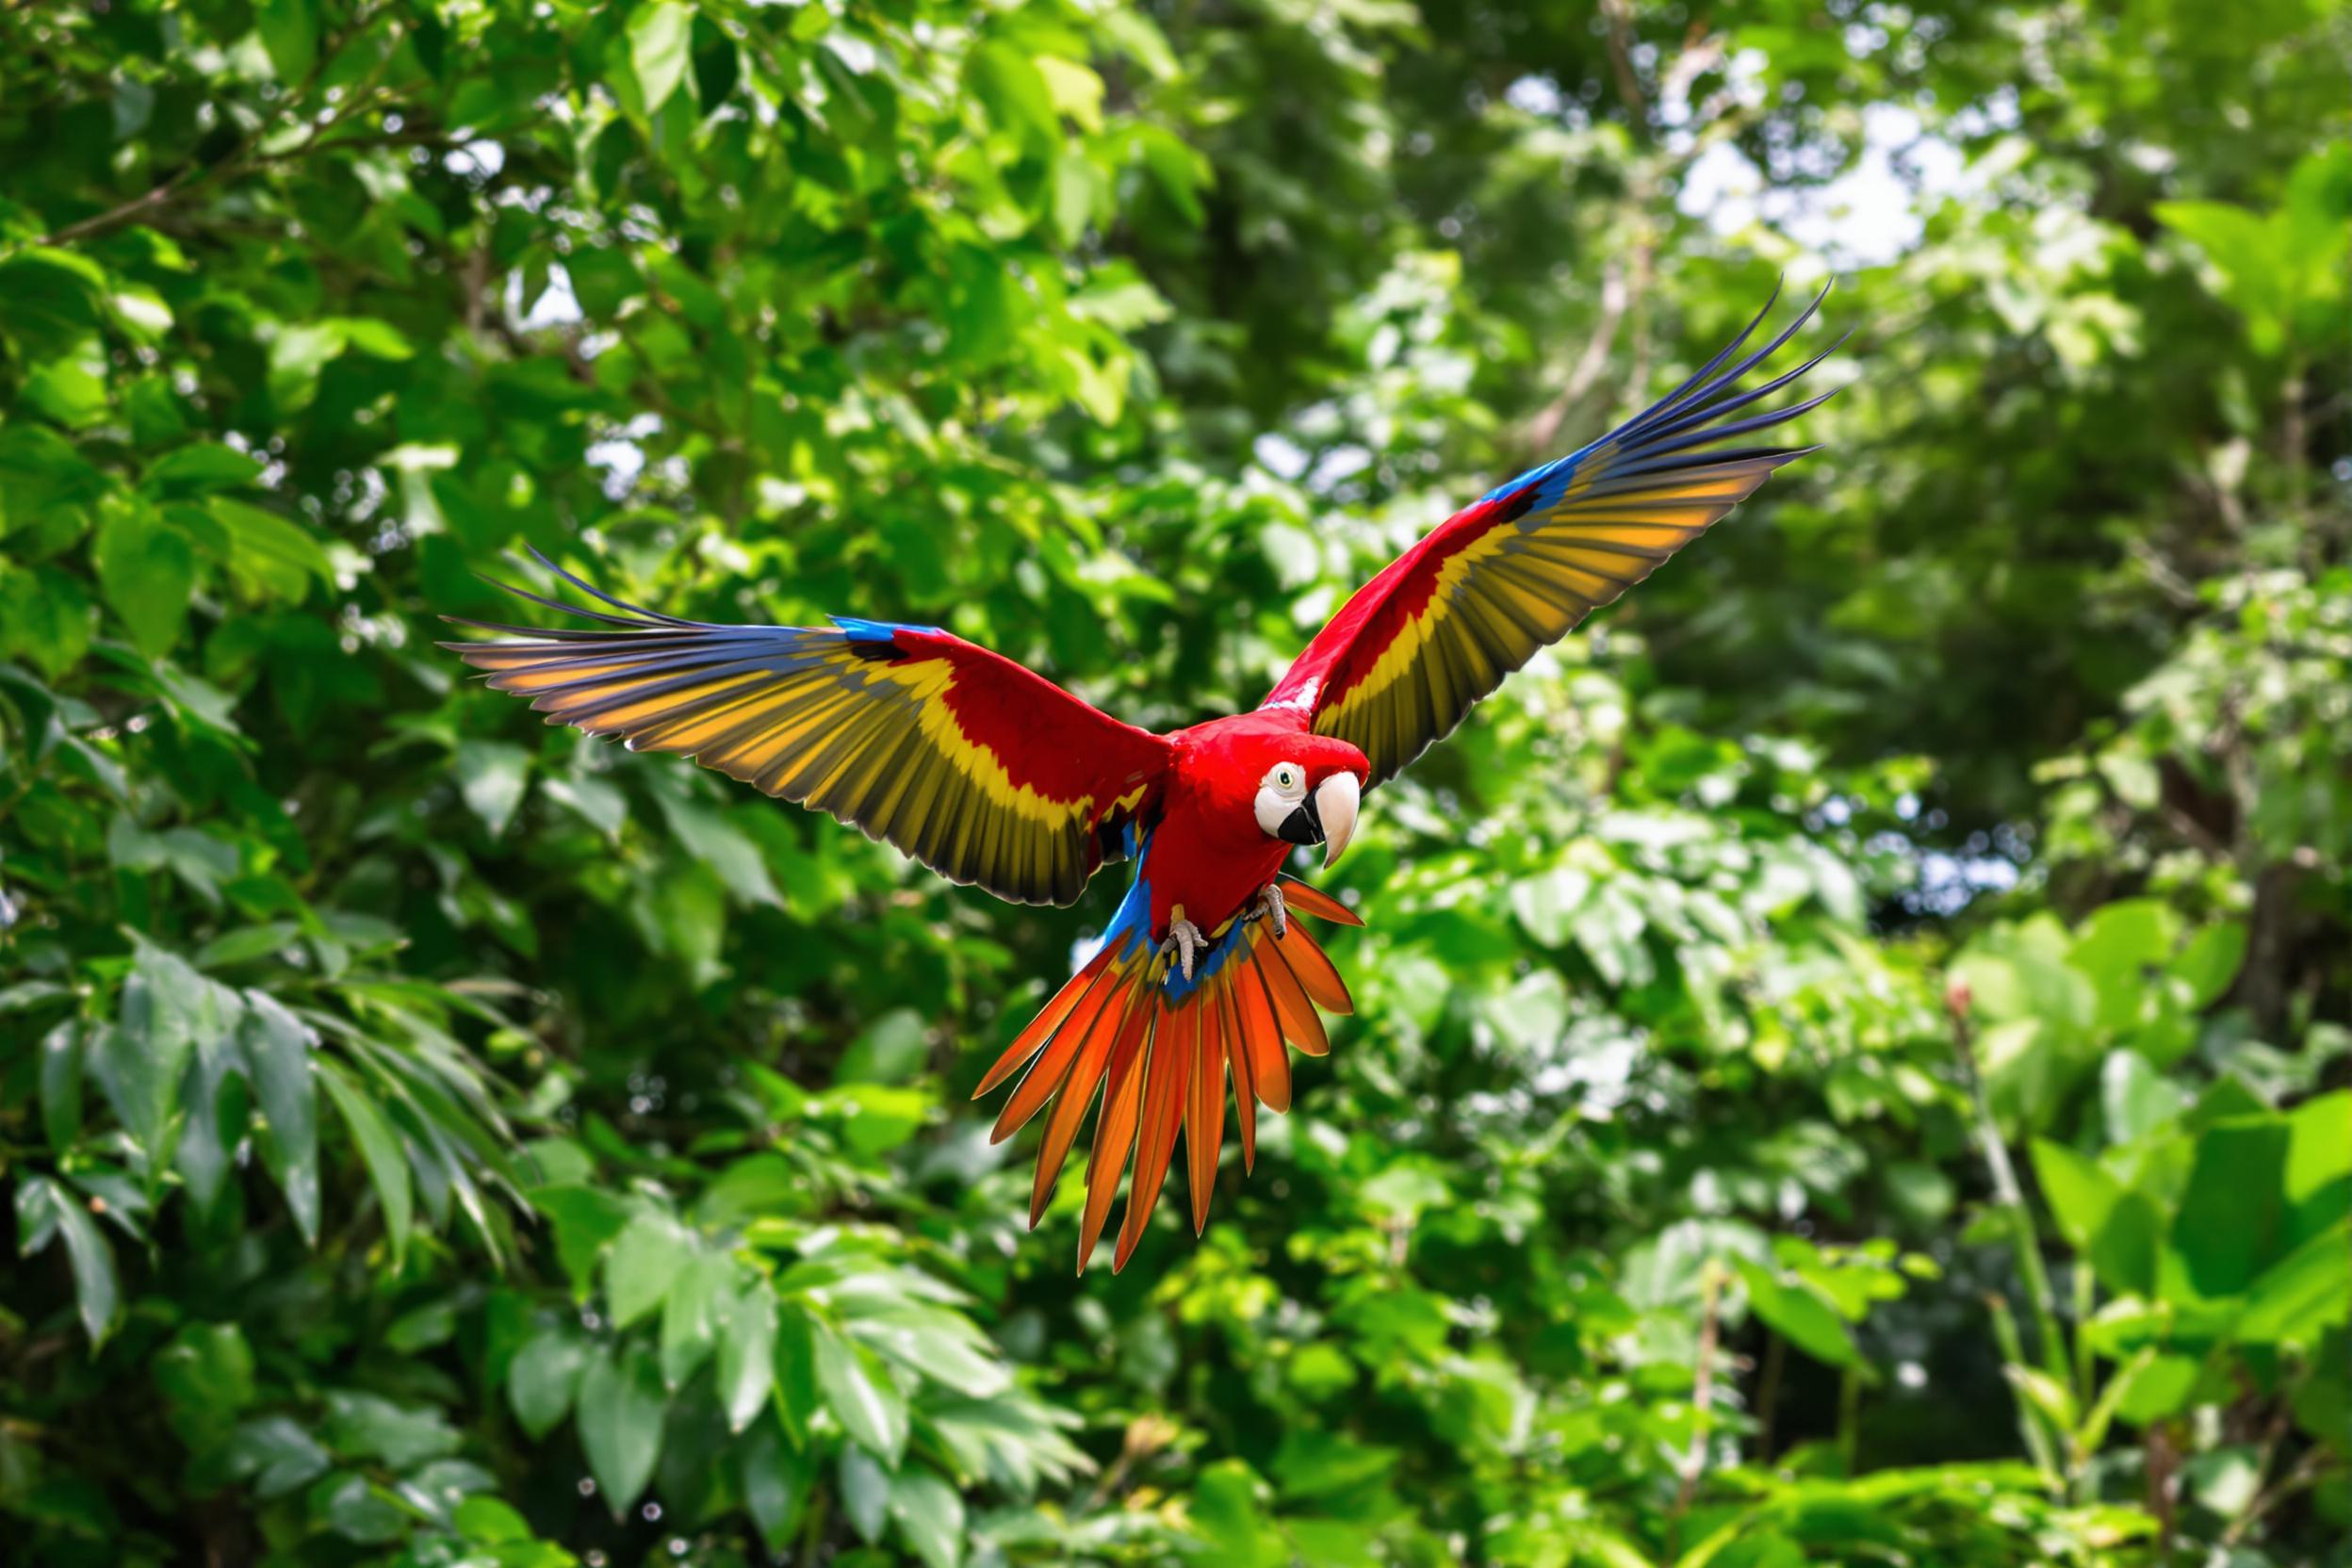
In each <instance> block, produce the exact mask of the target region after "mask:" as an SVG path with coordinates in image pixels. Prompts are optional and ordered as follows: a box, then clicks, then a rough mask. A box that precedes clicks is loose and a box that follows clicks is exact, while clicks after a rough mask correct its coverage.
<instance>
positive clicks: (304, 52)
mask: <svg viewBox="0 0 2352 1568" xmlns="http://www.w3.org/2000/svg"><path fill="white" fill-rule="evenodd" d="M253 27H254V30H255V31H257V32H258V33H260V34H261V46H262V48H263V49H264V50H265V51H266V52H267V53H268V54H269V56H270V69H271V70H273V71H275V72H276V73H277V75H278V80H279V82H280V83H282V84H283V85H285V86H286V87H289V88H291V87H298V86H300V85H301V84H302V81H303V80H304V79H306V78H307V77H308V76H309V75H310V72H311V67H312V66H313V65H314V64H315V63H316V62H317V60H318V58H319V9H318V0H261V4H260V5H259V6H258V7H256V8H254V14H253Z"/></svg>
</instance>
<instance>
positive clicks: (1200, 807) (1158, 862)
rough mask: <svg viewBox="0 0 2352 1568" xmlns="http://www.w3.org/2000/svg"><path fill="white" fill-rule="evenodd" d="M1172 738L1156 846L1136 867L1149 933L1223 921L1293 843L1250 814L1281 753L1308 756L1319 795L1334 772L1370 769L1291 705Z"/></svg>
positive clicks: (1310, 779)
mask: <svg viewBox="0 0 2352 1568" xmlns="http://www.w3.org/2000/svg"><path fill="white" fill-rule="evenodd" d="M1166 739H1167V740H1168V743H1169V745H1170V746H1171V747H1172V748H1173V749H1174V752H1175V759H1174V765H1173V766H1172V767H1171V768H1170V770H1169V773H1168V786H1167V793H1166V796H1165V805H1164V806H1163V807H1162V808H1161V816H1160V822H1159V825H1158V826H1157V827H1156V828H1154V829H1153V831H1152V844H1151V848H1150V851H1149V852H1148V853H1147V854H1146V855H1145V856H1144V858H1143V860H1142V862H1141V863H1140V864H1139V865H1138V866H1137V867H1136V869H1135V880H1136V882H1137V884H1138V885H1140V886H1142V887H1144V888H1146V889H1148V890H1149V892H1148V894H1147V897H1148V898H1149V900H1150V904H1149V908H1150V916H1151V929H1152V931H1154V932H1158V933H1161V934H1163V935H1165V934H1166V932H1167V931H1168V926H1169V924H1170V923H1172V922H1175V921H1178V920H1184V919H1189V920H1191V921H1192V923H1194V924H1196V925H1198V926H1200V927H1201V929H1202V930H1203V931H1214V930H1216V929H1217V928H1219V927H1221V926H1223V925H1224V924H1225V923H1226V922H1228V921H1230V920H1232V919H1233V917H1234V916H1236V915H1238V914H1240V913H1242V912H1243V910H1244V909H1246V908H1247V907H1249V905H1250V902H1251V901H1252V900H1254V899H1255V898H1256V897H1257V896H1258V893H1259V890H1261V889H1263V888H1265V887H1266V884H1268V883H1270V882H1272V881H1273V880H1274V874H1275V873H1276V872H1277V871H1279V870H1281V869H1282V861H1283V859H1284V858H1286V857H1287V856H1288V855H1289V854H1290V853H1291V851H1292V850H1293V849H1294V848H1295V847H1296V846H1295V845H1292V844H1288V843H1285V842H1283V841H1282V840H1280V839H1268V838H1267V837H1266V835H1265V834H1264V833H1262V832H1260V831H1259V830H1258V825H1257V824H1256V822H1255V821H1254V820H1253V819H1252V817H1251V815H1250V801H1251V799H1252V797H1253V796H1255V795H1256V793H1257V791H1258V781H1259V780H1260V779H1261V778H1262V777H1263V776H1265V774H1266V769H1268V768H1270V767H1272V766H1273V765H1274V764H1275V763H1276V762H1278V761H1280V760H1282V759H1283V758H1284V757H1291V758H1294V759H1295V760H1299V761H1301V762H1304V763H1305V764H1306V765H1307V788H1308V789H1309V791H1313V789H1314V788H1315V786H1316V785H1317V784H1319V783H1321V782H1322V780H1323V779H1324V778H1325V777H1326V776H1329V774H1330V772H1331V771H1332V770H1347V771H1352V772H1354V773H1355V774H1356V776H1357V780H1356V781H1357V782H1358V783H1359V784H1361V783H1363V781H1364V778H1363V776H1364V771H1365V769H1366V767H1367V766H1368V764H1367V763H1366V761H1365V759H1364V754H1363V753H1362V752H1360V751H1358V750H1357V749H1356V748H1355V747H1353V746H1350V745H1347V744H1346V743H1337V744H1334V743H1332V742H1331V741H1328V740H1325V739H1324V738H1323V737H1321V736H1318V735H1314V734H1311V733H1310V732H1309V731H1308V729H1307V720H1306V715H1305V714H1303V713H1300V712H1299V711H1296V710H1293V709H1267V708H1262V709H1259V710H1258V711H1255V712H1250V713H1236V714H1233V716H1232V717H1230V718H1223V719H1211V720H1210V721H1209V722H1208V723H1206V724H1197V725H1194V726H1193V727H1191V728H1189V729H1179V730H1177V731H1175V732H1174V733H1173V734H1171V735H1168V737H1166ZM1315 758H1319V759H1321V766H1320V767H1317V766H1316V765H1315V761H1314V760H1312V759H1315Z"/></svg>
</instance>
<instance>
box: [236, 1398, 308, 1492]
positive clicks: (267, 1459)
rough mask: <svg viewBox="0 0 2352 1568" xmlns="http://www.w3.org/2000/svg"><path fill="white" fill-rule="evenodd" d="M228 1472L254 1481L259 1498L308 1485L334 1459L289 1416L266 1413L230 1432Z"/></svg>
mask: <svg viewBox="0 0 2352 1568" xmlns="http://www.w3.org/2000/svg"><path fill="white" fill-rule="evenodd" d="M225 1458H226V1462H227V1466H228V1471H229V1474H230V1475H232V1476H234V1477H237V1478H240V1479H245V1480H251V1481H252V1482H253V1492H254V1495H257V1496H260V1497H264V1498H268V1497H282V1496H284V1495H286V1494H287V1493H289V1492H293V1491H297V1490H299V1489H301V1488H302V1487H304V1486H307V1485H309V1484H310V1483H311V1482H312V1481H313V1480H316V1479H317V1478H319V1477H320V1476H322V1475H324V1474H325V1473H326V1470H327V1467H328V1466H329V1465H331V1464H333V1463H334V1462H335V1459H334V1456H333V1455H331V1454H329V1453H328V1452H327V1450H326V1449H325V1447H324V1446H321V1445H320V1444H319V1441H318V1439H316V1438H314V1437H312V1436H311V1435H310V1433H309V1432H308V1431H307V1430H305V1429H303V1427H302V1424H301V1423H300V1422H297V1421H295V1420H293V1419H292V1418H291V1417H289V1416H284V1415H265V1416H263V1417H261V1418H260V1419H259V1420H255V1421H248V1422H246V1423H245V1424H244V1425H243V1426H240V1427H238V1428H237V1430H236V1431H235V1432H233V1433H232V1434H230V1437H229V1441H228V1445H227V1447H226V1449H225Z"/></svg>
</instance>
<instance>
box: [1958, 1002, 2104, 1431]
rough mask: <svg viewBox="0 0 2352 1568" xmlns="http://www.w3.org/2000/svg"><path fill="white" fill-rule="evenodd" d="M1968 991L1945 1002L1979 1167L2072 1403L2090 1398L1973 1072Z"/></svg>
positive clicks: (2040, 1334)
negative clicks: (1971, 1109)
mask: <svg viewBox="0 0 2352 1568" xmlns="http://www.w3.org/2000/svg"><path fill="white" fill-rule="evenodd" d="M1968 1000H1969V999H1968V988H1967V987H1966V986H1954V987H1953V988H1952V992H1951V994H1950V995H1948V996H1947V997H1946V998H1945V999H1944V1003H1945V1006H1946V1007H1947V1008H1948V1009H1949V1010H1950V1011H1951V1013H1952V1045H1953V1048H1954V1051H1955V1053H1956V1054H1957V1055H1958V1056H1959V1058H1960V1066H1961V1070H1962V1071H1963V1073H1964V1074H1965V1075H1966V1077H1967V1078H1968V1097H1969V1100H1970V1102H1971V1103H1973V1104H1974V1106H1975V1108H1976V1130H1977V1141H1978V1142H1979V1143H1980V1144H1982V1145H1983V1146H1984V1150H1985V1168H1986V1170H1987V1171H1989V1172H1990V1173H1991V1176H1992V1179H1993V1201H1994V1202H1995V1203H1996V1204H1998V1205H1999V1206H2000V1208H2001V1211H2002V1213H2003V1214H2005V1215H2006V1216H2007V1217H2008V1220H2009V1233H2010V1239H2011V1242H2012V1244H2013V1246H2014V1248H2015V1250H2016V1251H2017V1275H2018V1277H2019V1278H2020V1279H2021V1280H2023V1281H2024V1282H2025V1294H2026V1300H2027V1304H2028V1305H2029V1306H2031V1307H2032V1308H2033V1311H2034V1334H2035V1337H2036V1338H2038V1339H2039V1340H2040V1341H2041V1343H2040V1345H2039V1346H2038V1347H2037V1348H2038V1349H2039V1350H2040V1351H2041V1357H2042V1365H2043V1367H2044V1369H2045V1370H2047V1371H2048V1372H2049V1373H2050V1376H2051V1377H2053V1378H2055V1379H2057V1380H2058V1381H2059V1384H2060V1385H2061V1386H2062V1387H2065V1388H2068V1389H2072V1390H2073V1391H2074V1395H2075V1397H2076V1398H2077V1399H2083V1398H2087V1397H2089V1391H2088V1390H2087V1389H2081V1388H2076V1387H2075V1368H2074V1364H2073V1363H2074V1358H2073V1357H2072V1356H2071V1355H2069V1354H2068V1353H2067V1350H2066V1333H2065V1331H2064V1330H2063V1329H2062V1328H2061V1327H2060V1325H2059V1322H2058V1299H2057V1297H2056V1295H2055V1294H2054V1293H2053V1292H2052V1291H2051V1289H2050V1270H2049V1269H2048V1268H2047V1267H2046V1266H2044V1265H2043V1262H2042V1237H2041V1232H2040V1230H2039V1229H2038V1228H2037V1227H2036V1226H2035V1225H2034V1214H2033V1211H2032V1210H2031V1209H2029V1208H2028V1207H2027V1206H2026V1202H2025V1189H2024V1188H2023V1187H2022V1186H2021V1185H2019V1184H2018V1182H2017V1167H2015V1166H2014V1165H2012V1164H2010V1161H2009V1147H2008V1145H2007V1144H2005V1143H2004V1142H2002V1141H2001V1123H2000V1122H1998V1121H1997V1120H1995V1119H1994V1118H1993V1105H1992V1102H1991V1100H1990V1099H1988V1098H1987V1097H1986V1095H1985V1075H1984V1074H1983V1073H1982V1072H1980V1071H1979V1070H1977V1062H1976V1045H1975V1038H1974V1035H1973V1032H1972V1031H1971V1030H1970V1029H1969V1027H1968Z"/></svg>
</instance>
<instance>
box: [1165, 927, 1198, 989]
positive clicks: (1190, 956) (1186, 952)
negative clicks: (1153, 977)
mask: <svg viewBox="0 0 2352 1568" xmlns="http://www.w3.org/2000/svg"><path fill="white" fill-rule="evenodd" d="M1208 945H1209V939H1208V938H1206V937H1204V936H1202V935H1201V928H1200V927H1199V926H1197V925H1195V924H1193V923H1192V922H1190V921H1188V920H1180V921H1177V922H1176V923H1173V924H1171V925H1170V926H1169V927H1168V940H1166V941H1164V942H1162V943H1160V951H1159V953H1158V954H1157V955H1156V956H1159V957H1162V958H1165V957H1167V956H1168V955H1169V954H1171V953H1173V954H1176V955H1177V960H1176V967H1177V968H1179V969H1181V970H1183V971H1184V981H1185V983H1186V984H1187V985H1189V984H1190V983H1191V981H1192V965H1193V960H1194V956H1196V955H1197V954H1200V953H1201V952H1203V951H1205V950H1206V949H1207V947H1208Z"/></svg>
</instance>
